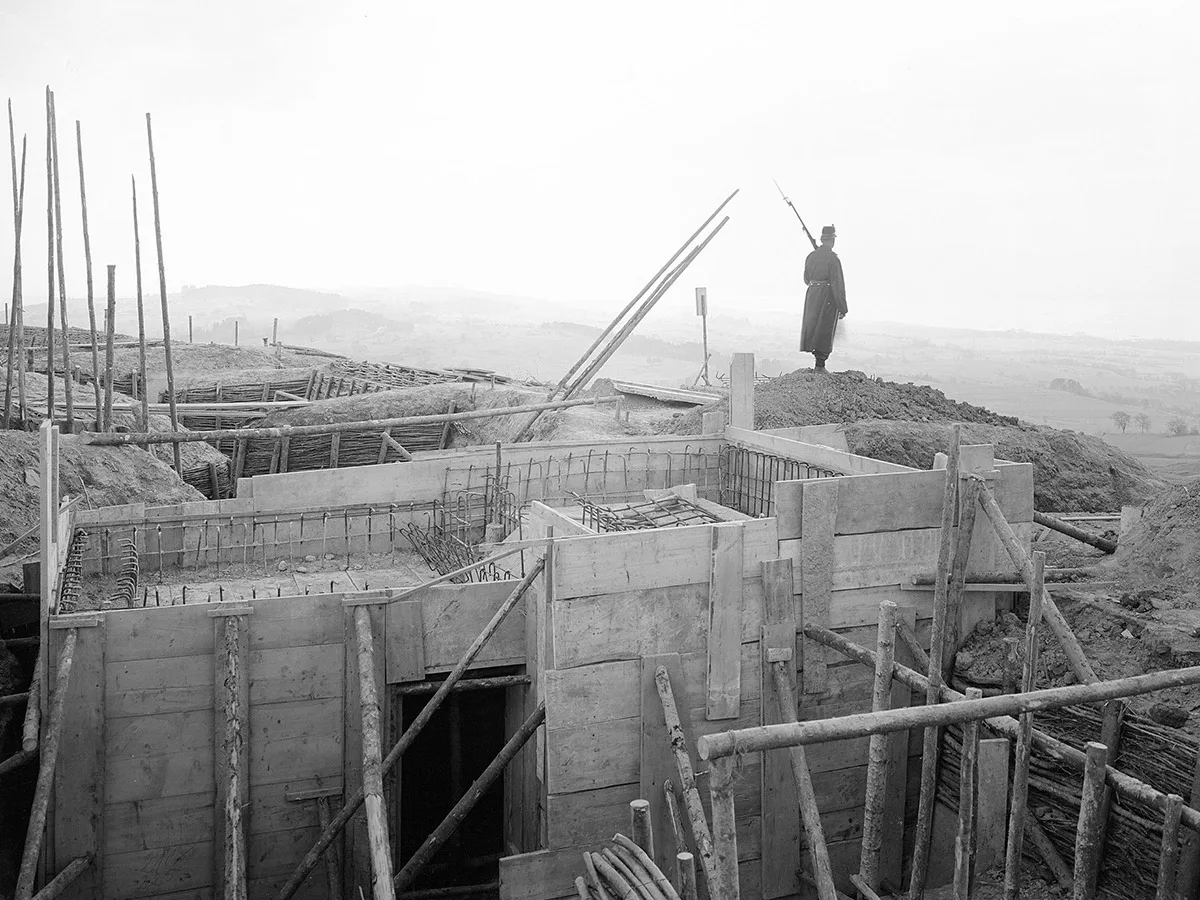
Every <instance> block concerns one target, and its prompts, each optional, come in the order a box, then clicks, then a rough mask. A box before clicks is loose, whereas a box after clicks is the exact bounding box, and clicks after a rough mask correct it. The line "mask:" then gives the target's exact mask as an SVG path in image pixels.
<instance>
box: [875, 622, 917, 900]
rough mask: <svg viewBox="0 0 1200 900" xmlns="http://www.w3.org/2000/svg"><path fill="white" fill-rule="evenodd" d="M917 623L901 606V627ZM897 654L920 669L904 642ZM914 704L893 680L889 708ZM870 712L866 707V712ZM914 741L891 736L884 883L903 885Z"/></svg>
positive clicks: (906, 736)
mask: <svg viewBox="0 0 1200 900" xmlns="http://www.w3.org/2000/svg"><path fill="white" fill-rule="evenodd" d="M916 619H917V613H916V609H914V608H913V607H911V606H898V607H897V608H896V622H897V624H900V623H903V624H905V625H907V626H908V627H909V628H911V629H913V630H914V631H915V630H916ZM918 639H919V637H918ZM893 652H894V654H895V659H896V662H898V663H901V664H903V665H906V666H908V667H909V668H919V667H918V666H916V662H915V660H914V659H913V657H912V652H911V651H910V650H909V649H908V646H907V645H906V644H905V643H904V641H900V640H897V641H896V642H895V648H894V651H893ZM864 668H865V666H864ZM921 699H924V698H921ZM911 702H912V691H911V689H910V688H909V687H908V686H907V685H904V684H901V683H900V682H899V681H897V680H893V681H892V695H891V701H890V705H889V708H890V709H899V708H901V707H905V706H908V705H909V704H910V703H911ZM868 708H869V707H868V706H867V705H866V704H864V711H865V710H866V709H868ZM910 737H911V736H910V735H909V733H908V732H907V731H898V732H896V733H895V734H892V735H889V736H888V747H887V760H888V764H887V795H886V798H885V800H884V804H883V833H884V834H885V835H886V838H885V839H884V842H883V847H882V848H881V850H880V854H879V869H878V871H879V877H880V878H881V879H882V880H883V881H884V882H887V883H888V884H894V885H899V884H901V883H902V871H903V868H904V840H903V838H904V801H905V797H906V795H907V787H908V742H909V739H910Z"/></svg>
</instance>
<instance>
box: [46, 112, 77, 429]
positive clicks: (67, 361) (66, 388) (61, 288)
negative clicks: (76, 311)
mask: <svg viewBox="0 0 1200 900" xmlns="http://www.w3.org/2000/svg"><path fill="white" fill-rule="evenodd" d="M50 142H51V144H52V145H53V148H54V248H55V250H54V252H55V258H56V259H57V260H58V306H59V317H60V318H61V320H62V334H63V350H62V353H63V394H64V395H65V396H66V400H67V431H68V432H73V431H74V430H75V400H74V397H75V390H74V388H75V377H74V375H73V374H72V372H73V368H72V366H71V330H70V327H69V325H68V319H67V277H66V275H65V274H64V271H63V240H62V194H61V192H60V191H59V177H58V113H57V111H56V110H55V105H54V92H53V91H51V92H50ZM50 302H51V303H53V302H54V301H53V300H51V301H50Z"/></svg>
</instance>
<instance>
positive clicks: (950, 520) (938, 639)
mask: <svg viewBox="0 0 1200 900" xmlns="http://www.w3.org/2000/svg"><path fill="white" fill-rule="evenodd" d="M961 438H962V427H961V426H959V425H955V426H954V431H953V434H952V436H951V439H950V453H949V459H948V460H947V463H946V478H945V481H944V482H943V485H942V522H941V531H940V533H939V542H938V561H937V572H936V574H935V576H934V582H933V629H932V631H931V632H930V637H929V690H928V692H926V694H925V703H926V705H927V706H933V705H934V704H936V703H937V702H938V700H939V699H940V689H941V687H942V683H943V679H942V666H943V660H944V659H945V652H946V613H947V592H948V589H949V575H950V565H951V557H952V554H953V549H954V505H955V501H956V497H957V496H958V494H957V491H958V455H959V454H958V451H959V443H960V441H961ZM939 747H940V733H939V731H938V729H936V728H927V729H925V735H924V743H923V745H922V751H921V794H920V799H919V800H918V803H917V821H916V827H915V830H914V834H915V842H914V844H913V858H912V869H911V871H910V875H909V882H908V895H909V897H910V898H911V900H921V898H922V897H924V896H925V879H926V877H927V875H928V872H929V839H930V835H931V834H932V833H933V807H934V803H935V802H936V799H937V768H938V750H939Z"/></svg>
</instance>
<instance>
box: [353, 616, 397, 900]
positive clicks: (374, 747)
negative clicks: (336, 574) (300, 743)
mask: <svg viewBox="0 0 1200 900" xmlns="http://www.w3.org/2000/svg"><path fill="white" fill-rule="evenodd" d="M354 630H355V637H356V638H357V641H356V644H357V650H358V697H359V704H360V706H361V707H362V790H363V793H364V794H365V799H364V801H363V803H364V805H365V806H366V809H367V839H368V841H369V842H370V847H371V890H372V894H373V896H374V897H376V898H377V900H391V898H392V897H393V896H394V893H393V891H392V859H391V841H390V839H389V838H388V827H387V815H386V814H385V811H384V802H383V760H382V753H383V751H382V749H381V744H380V724H379V695H378V693H377V690H376V685H375V637H374V635H373V634H372V633H371V613H370V611H369V610H368V609H367V608H366V607H365V606H358V607H355V609H354Z"/></svg>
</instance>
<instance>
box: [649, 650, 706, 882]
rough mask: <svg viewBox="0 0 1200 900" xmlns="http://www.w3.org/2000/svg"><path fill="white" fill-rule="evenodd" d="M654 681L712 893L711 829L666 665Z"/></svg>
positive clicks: (681, 786)
mask: <svg viewBox="0 0 1200 900" xmlns="http://www.w3.org/2000/svg"><path fill="white" fill-rule="evenodd" d="M654 683H655V686H656V687H657V688H658V698H659V700H660V701H661V702H662V707H663V719H664V720H665V721H666V725H667V739H668V740H669V741H670V744H671V753H672V754H674V756H675V769H676V771H677V772H678V773H679V787H680V790H682V791H683V805H684V808H686V809H687V813H688V819H689V820H690V821H691V825H692V837H693V839H694V840H695V841H696V852H697V853H698V854H700V865H701V867H702V868H703V869H704V878H705V881H707V882H708V885H709V890H710V892H711V891H713V890H715V887H714V886H715V885H718V884H720V882H719V881H718V879H717V872H716V867H715V863H714V860H713V843H712V832H711V831H709V830H708V820H707V819H706V818H705V817H704V805H703V804H702V803H701V802H700V791H699V790H698V789H697V787H696V776H695V773H693V771H692V759H691V756H690V755H689V754H688V747H687V739H686V738H685V737H684V736H683V726H682V725H680V723H679V710H678V709H677V708H676V707H675V694H674V692H673V691H672V690H671V676H670V675H668V674H667V667H666V666H659V667H658V668H657V669H655V670H654Z"/></svg>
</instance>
